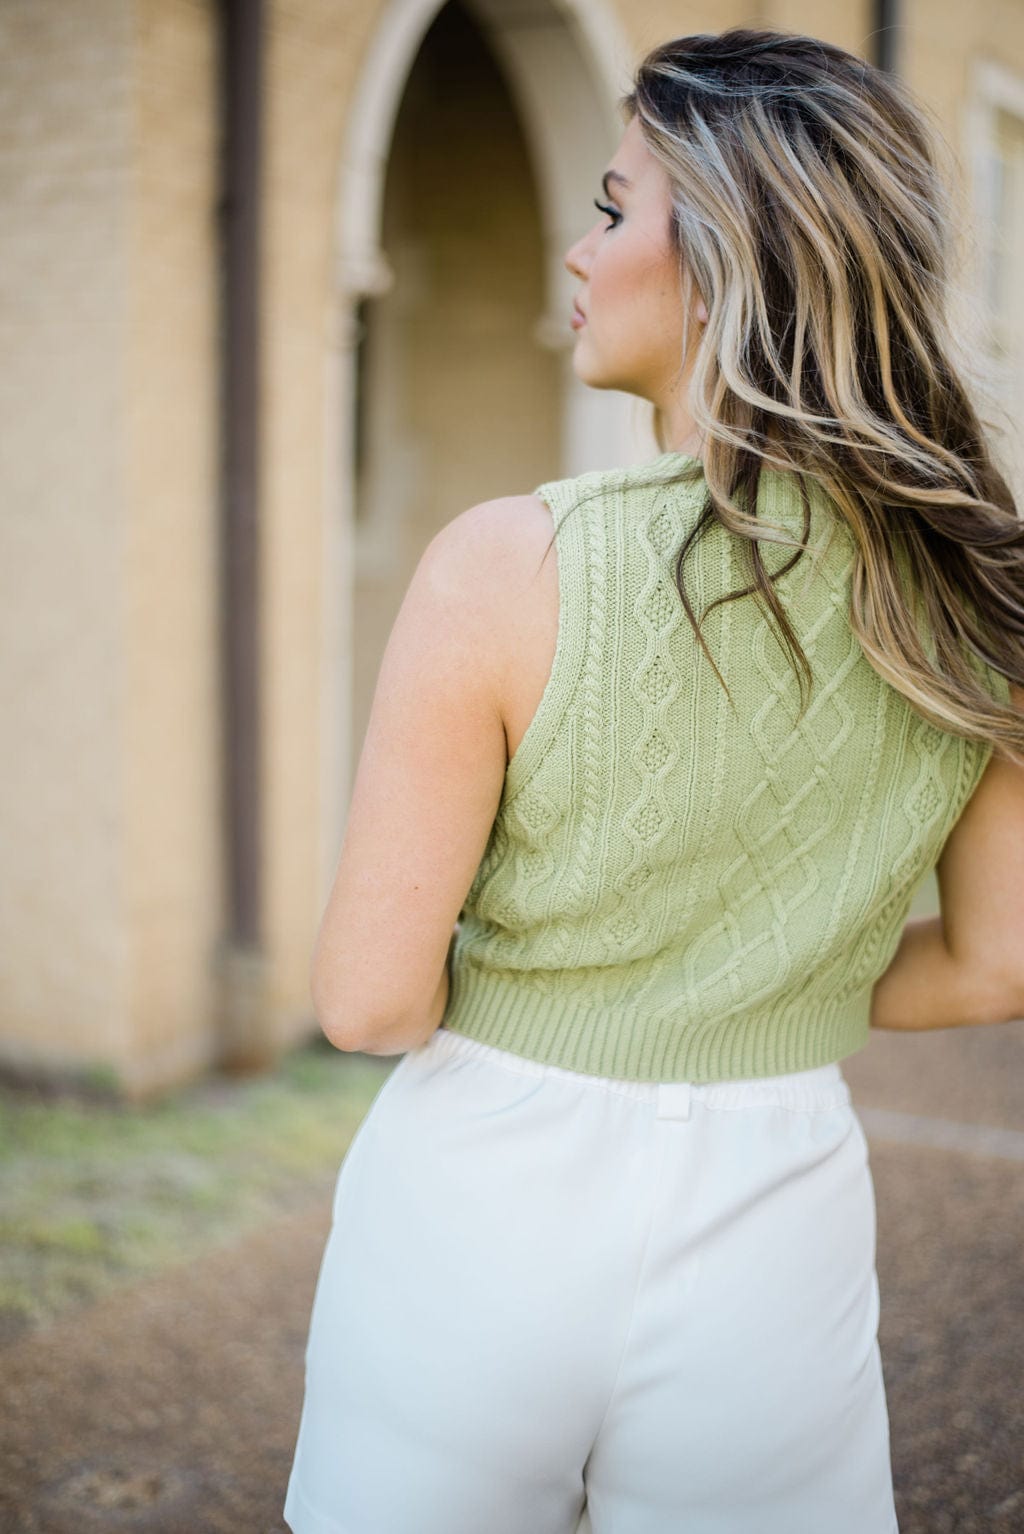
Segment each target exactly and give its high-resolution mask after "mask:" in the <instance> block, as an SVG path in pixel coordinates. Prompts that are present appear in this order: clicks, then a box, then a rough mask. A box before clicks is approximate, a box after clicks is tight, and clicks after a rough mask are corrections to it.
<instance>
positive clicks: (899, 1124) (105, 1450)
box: [0, 1023, 1024, 1534]
mask: <svg viewBox="0 0 1024 1534" xmlns="http://www.w3.org/2000/svg"><path fill="white" fill-rule="evenodd" d="M845 1071H846V1075H847V1079H848V1080H849V1081H850V1084H851V1086H852V1088H853V1092H854V1099H855V1101H856V1103H857V1105H858V1108H859V1109H860V1111H861V1116H862V1119H863V1121H864V1124H865V1128H866V1129H867V1131H868V1138H869V1142H870V1146H871V1164H872V1168H873V1172H874V1178H875V1188H876V1194H877V1204H878V1243H879V1244H878V1274H879V1284H880V1290H881V1299H882V1321H881V1329H880V1339H881V1346H882V1356H883V1363H884V1368H885V1376H886V1383H887V1387H888V1394H889V1412H890V1422H891V1429H892V1449H893V1468H894V1475H895V1481H896V1489H897V1508H898V1513H899V1519H900V1529H901V1534H975V1531H977V1534H982V1531H984V1534H1024V1393H1022V1391H1021V1389H1020V1381H1021V1379H1022V1378H1024V1260H1022V1259H1024V1023H1020V1024H1013V1025H1011V1026H1009V1027H1005V1028H988V1029H979V1030H974V1031H972V1032H968V1031H966V1030H946V1031H943V1032H941V1033H935V1034H931V1035H928V1036H918V1037H916V1038H911V1037H906V1036H899V1035H878V1036H877V1037H875V1038H873V1040H872V1043H871V1045H870V1046H869V1048H868V1049H867V1050H866V1051H864V1052H862V1053H861V1054H860V1055H858V1056H856V1057H855V1058H853V1059H852V1060H850V1061H848V1062H846V1065H845ZM965 1126H966V1127H965ZM334 1174H335V1169H334V1168H330V1169H328V1170H327V1171H326V1172H325V1176H324V1179H323V1183H322V1185H320V1186H317V1187H315V1188H311V1190H310V1195H309V1199H308V1202H306V1203H305V1204H303V1205H301V1206H298V1207H295V1208H294V1209H293V1210H292V1211H291V1212H290V1213H289V1214H288V1216H287V1217H286V1218H281V1219H276V1220H275V1221H274V1222H273V1224H271V1225H269V1226H268V1227H267V1228H265V1229H263V1230H261V1231H259V1232H258V1233H256V1234H255V1235H249V1236H247V1237H245V1238H244V1239H242V1240H240V1241H237V1242H236V1243H235V1244H233V1245H230V1246H225V1247H223V1248H221V1249H218V1250H216V1251H214V1252H212V1253H210V1254H209V1255H208V1256H206V1257H205V1258H204V1259H203V1260H202V1261H201V1262H199V1263H195V1264H192V1265H190V1266H184V1265H181V1266H179V1267H177V1268H174V1269H170V1270H168V1271H166V1272H164V1273H162V1274H161V1275H160V1276H159V1277H157V1278H155V1279H150V1280H147V1281H146V1282H144V1283H140V1284H138V1285H137V1286H135V1287H133V1288H132V1289H130V1290H127V1291H122V1292H118V1293H114V1294H110V1295H107V1296H105V1297H104V1298H103V1299H102V1300H100V1301H97V1302H95V1303H93V1304H91V1305H89V1306H87V1307H83V1308H81V1309H79V1310H78V1311H77V1312H75V1313H70V1314H66V1315H65V1316H63V1317H62V1318H61V1319H60V1320H58V1321H56V1322H54V1323H53V1324H52V1325H50V1326H48V1327H46V1328H44V1329H43V1330H41V1331H38V1332H35V1333H31V1334H29V1335H27V1336H23V1337H21V1338H19V1339H17V1340H15V1341H13V1342H11V1343H9V1344H8V1345H7V1346H6V1347H5V1348H3V1349H2V1350H0V1412H2V1416H3V1424H4V1425H3V1429H2V1435H0V1529H2V1530H3V1531H4V1534H21V1531H29V1530H32V1531H38V1534H91V1531H95V1530H102V1531H105V1534H106V1531H110V1534H114V1531H120V1530H125V1531H130V1530H147V1531H153V1534H186V1531H187V1534H207V1531H208V1534H220V1531H225V1534H283V1531H284V1529H285V1526H284V1523H283V1521H282V1519H281V1507H282V1503H283V1500H284V1489H285V1484H286V1482H287V1477H288V1470H289V1467H290V1464H291V1452H292V1447H293V1444H294V1435H295V1429H296V1426H297V1422H298V1412H299V1406H300V1402H301V1393H302V1357H303V1350H304V1346H305V1339H306V1326H307V1322H308V1317H309V1308H310V1304H311V1301H312V1296H313V1287H314V1284H315V1281H316V1274H317V1268H318V1264H319V1261H320V1255H321V1251H322V1248H323V1242H324V1239H325V1236H326V1231H327V1224H328V1219H329V1206H330V1195H331V1190H332V1187H333V1181H334ZM480 1534H486V1531H485V1530H481V1531H480ZM523 1534H534V1531H531V1530H524V1531H523ZM666 1534H675V1531H668V1530H666ZM822 1534H828V1531H827V1530H823V1531H822ZM865 1534H872V1531H867V1530H866V1531H865Z"/></svg>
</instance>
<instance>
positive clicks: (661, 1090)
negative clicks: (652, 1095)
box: [657, 1081, 692, 1119]
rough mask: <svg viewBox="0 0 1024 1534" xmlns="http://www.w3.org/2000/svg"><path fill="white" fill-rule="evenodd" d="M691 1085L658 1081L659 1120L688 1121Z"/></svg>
mask: <svg viewBox="0 0 1024 1534" xmlns="http://www.w3.org/2000/svg"><path fill="white" fill-rule="evenodd" d="M691 1087H692V1083H691V1082H689V1081H659V1082H658V1110H657V1117H658V1118H659V1119H688V1118H689V1117H690V1097H691Z"/></svg>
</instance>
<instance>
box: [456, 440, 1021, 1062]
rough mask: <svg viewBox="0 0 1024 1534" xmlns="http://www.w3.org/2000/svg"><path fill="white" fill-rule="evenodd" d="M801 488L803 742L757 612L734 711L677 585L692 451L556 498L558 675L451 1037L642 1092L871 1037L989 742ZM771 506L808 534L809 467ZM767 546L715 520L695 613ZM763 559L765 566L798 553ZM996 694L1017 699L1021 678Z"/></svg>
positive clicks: (769, 627) (739, 578) (691, 576)
mask: <svg viewBox="0 0 1024 1534" xmlns="http://www.w3.org/2000/svg"><path fill="white" fill-rule="evenodd" d="M805 486H806V489H807V493H808V497H809V500H810V504H811V524H810V532H809V535H808V540H807V541H808V543H809V544H811V545H812V548H810V549H809V550H808V551H807V552H805V553H804V554H803V555H801V557H800V558H799V560H798V561H797V563H796V565H795V566H794V568H793V569H792V570H790V571H789V572H787V573H786V574H784V575H782V576H781V577H780V578H779V579H778V580H777V581H776V582H775V591H776V593H777V595H778V598H779V601H780V602H781V603H782V605H783V607H784V609H785V611H786V614H787V617H788V618H789V621H790V622H791V624H792V626H793V628H794V631H795V632H796V635H797V637H798V638H799V640H800V643H801V645H802V646H803V649H804V651H805V653H806V655H807V658H808V661H809V662H810V665H811V667H812V670H813V674H814V685H813V691H812V693H811V698H810V702H809V705H808V708H807V711H806V712H805V714H804V716H803V718H802V719H800V721H799V722H797V709H798V702H799V689H798V682H797V677H796V673H795V671H794V668H793V665H792V664H791V662H790V660H789V658H788V655H787V653H786V652H785V651H784V650H783V648H782V645H781V643H780V640H779V638H778V635H777V630H776V628H775V626H774V621H772V622H770V621H769V619H768V618H766V616H765V614H764V611H763V609H762V608H761V606H760V605H759V604H758V603H757V602H756V600H755V598H754V597H753V596H745V597H741V598H739V599H736V600H733V601H729V602H725V603H721V604H720V605H719V606H718V607H716V608H715V609H714V611H713V612H711V613H709V614H708V615H707V617H706V618H705V620H704V623H703V633H704V636H705V639H706V640H707V643H708V647H709V649H710V650H711V653H712V655H713V656H714V658H715V663H716V665H717V666H718V669H719V671H720V672H721V674H722V677H723V678H724V680H725V682H726V684H727V686H728V688H729V691H730V692H731V694H732V701H731V703H730V700H729V698H728V697H727V696H726V693H725V691H724V689H723V688H722V686H721V683H720V682H719V681H718V678H717V677H716V676H715V675H714V672H713V670H712V668H711V666H710V665H709V663H708V660H707V657H706V656H705V655H704V653H703V651H702V650H701V647H700V645H699V642H698V640H697V638H696V635H695V634H694V631H693V627H692V625H691V624H690V621H689V619H688V618H687V616H686V613H685V611H684V608H683V604H682V601H681V599H680V596H679V594H678V591H677V589H676V586H675V581H674V575H673V571H674V564H675V558H676V555H677V553H678V550H679V547H680V544H681V543H682V540H683V538H684V537H685V535H686V533H687V532H688V531H689V529H690V528H691V526H693V524H694V523H695V522H696V520H697V518H698V516H699V513H700V510H701V506H702V503H703V499H704V496H705V493H706V484H705V481H704V477H703V467H702V465H701V464H700V463H699V461H698V460H697V459H695V458H691V457H689V456H688V455H686V454H683V453H678V452H671V453H665V454H663V455H662V456H661V457H660V458H656V459H655V460H654V461H653V462H650V463H647V464H643V465H633V466H630V467H627V468H620V469H612V470H596V471H592V472H589V473H585V474H579V475H576V476H575V477H573V478H567V479H559V480H554V481H550V482H548V483H545V484H542V485H540V486H538V488H537V489H536V491H535V492H534V494H536V495H538V496H540V497H541V498H542V499H543V500H544V501H545V502H546V504H547V505H548V507H549V508H550V510H551V513H552V518H553V522H554V527H555V537H556V553H557V562H558V589H559V600H560V606H559V617H558V637H557V642H556V648H555V656H554V662H553V665H552V669H551V674H550V677H549V679H548V682H547V684H546V686H545V689H544V692H543V695H542V697H541V700H540V704H539V706H538V708H537V711H536V713H535V714H534V716H533V718H532V720H531V721H530V725H529V727H528V729H527V731H526V734H525V736H524V737H523V740H522V742H521V744H520V745H519V747H518V749H517V750H516V752H515V753H514V755H513V757H512V759H511V761H510V762H509V764H508V767H507V769H506V774H505V782H504V787H503V791H502V796H501V800H500V803H499V806H498V811H497V814H496V817H495V821H494V825H493V827H492V830H491V834H490V837H489V840H488V843H487V846H486V848H485V850H484V853H483V856H482V858H481V861H480V864H479V867H478V869H477V872H476V874H475V876H474V879H473V883H472V886H471V888H470V890H469V892H468V894H467V896H466V900H465V904H464V907H463V910H462V912H461V917H460V927H459V931H458V932H457V934H456V936H455V941H454V943H453V945H452V950H451V958H450V964H451V989H450V993H449V998H448V1004H447V1007H446V1009H445V1014H444V1017H443V1020H442V1026H444V1027H446V1028H449V1029H451V1030H453V1031H454V1032H456V1033H461V1034H465V1035H467V1036H468V1037H470V1038H474V1039H479V1040H481V1041H483V1042H484V1043H487V1044H491V1045H495V1046H497V1047H498V1048H499V1049H503V1050H509V1051H511V1052H512V1053H513V1054H517V1055H521V1056H526V1057H528V1058H530V1059H533V1060H539V1061H542V1062H544V1063H547V1064H552V1065H557V1066H561V1067H563V1068H565V1069H568V1070H573V1071H582V1072H586V1073H588V1074H594V1075H601V1076H611V1077H617V1078H625V1079H629V1080H634V1081H692V1082H707V1081H720V1080H732V1079H737V1078H739V1079H742V1078H746V1077H757V1076H768V1075H775V1074H778V1073H781V1072H789V1071H798V1070H804V1069H809V1068H811V1067H813V1066H817V1065H822V1064H825V1063H826V1062H829V1061H834V1060H839V1059H841V1058H843V1057H844V1056H846V1055H849V1054H852V1053H853V1052H854V1051H856V1050H858V1049H860V1048H862V1047H863V1045H865V1044H866V1043H867V1041H868V1037H869V1015H870V1002H871V991H872V987H873V985H874V983H875V981H876V980H877V979H878V977H879V976H880V975H881V974H882V972H883V971H884V970H885V969H886V967H887V966H888V964H889V962H890V960H891V959H892V956H893V953H894V952H895V949H896V946H897V944H898V942H899V937H900V932H901V929H902V926H903V923H904V921H905V919H906V916H907V913H908V910H909V907H910V904H911V900H912V897H913V895H914V892H915V889H916V887H917V886H918V885H919V884H920V882H921V881H922V880H923V879H924V878H925V876H926V875H927V874H928V872H929V871H930V870H931V869H933V868H934V866H935V864H936V862H937V861H938V857H939V854H940V852H941V850H942V847H943V844H944V842H945V841H946V838H947V836H948V835H949V833H950V831H951V829H952V827H953V825H954V823H955V821H956V819H957V817H958V816H959V815H960V813H961V811H962V810H963V808H964V805H965V804H966V802H967V800H968V798H969V797H970V795H971V793H972V791H973V790H974V788H975V787H976V785H977V783H978V780H979V778H980V777H981V774H982V772H983V770H984V768H985V766H986V764H987V762H988V760H989V757H990V755H991V749H992V748H991V747H990V746H988V745H987V744H979V743H976V742H973V741H968V740H966V739H964V738H963V737H961V736H957V735H953V734H951V733H948V732H946V731H943V730H940V729H938V728H936V727H935V726H934V725H932V724H931V723H929V722H928V721H927V720H925V719H924V718H923V717H922V716H921V715H920V714H918V713H917V712H916V710H914V709H913V708H912V707H911V706H910V704H909V703H908V702H907V701H906V700H905V699H904V698H903V697H902V695H901V694H900V693H898V692H897V691H896V690H895V689H894V688H893V687H892V686H891V685H890V684H888V683H887V682H886V681H884V680H883V679H882V678H881V677H880V676H879V675H878V673H877V672H876V671H875V670H874V669H873V668H872V666H871V665H870V664H869V662H868V660H867V658H866V657H865V655H864V653H863V651H862V650H861V648H860V645H859V643H858V641H857V639H856V637H855V636H854V634H853V632H852V630H851V627H850V621H849V605H850V589H851V575H852V569H853V562H854V552H855V543H854V538H853V534H852V533H851V532H850V531H849V528H848V526H847V524H846V523H845V522H844V521H843V520H842V518H841V517H840V515H839V513H838V510H837V509H836V508H835V506H834V504H833V503H832V502H831V501H830V500H829V498H828V497H827V496H826V495H825V493H824V491H823V490H822V488H821V487H820V485H819V484H818V483H817V482H815V481H811V480H810V479H808V478H807V477H805ZM757 514H758V517H759V518H760V519H761V520H762V521H767V522H774V523H776V524H777V525H778V526H779V527H781V528H783V529H788V530H789V531H790V532H791V533H792V535H793V536H794V537H796V538H798V539H799V538H800V537H801V534H802V530H803V506H802V502H801V498H800V493H799V485H798V481H797V477H796V475H795V474H793V473H790V472H787V473H783V472H782V471H776V470H768V471H766V472H764V473H763V474H762V478H761V484H760V489H759V493H758V498H757ZM745 545H746V540H745V539H741V538H738V537H736V536H735V535H733V534H731V533H729V532H728V530H727V529H726V528H724V527H723V526H722V524H721V523H720V522H719V521H718V520H717V518H715V519H713V520H712V521H711V523H710V525H709V527H708V528H707V529H706V531H705V533H704V535H703V536H702V537H700V538H699V539H698V540H697V542H696V544H695V547H693V548H691V551H690V553H689V555H688V558H687V562H686V565H685V569H684V582H685V588H686V591H687V594H688V596H689V598H690V601H691V605H692V607H693V610H694V613H695V615H696V617H697V618H698V619H699V618H700V616H701V614H702V613H703V612H704V610H705V608H706V607H707V605H708V604H709V603H710V602H711V601H713V600H714V598H715V597H717V596H720V595H722V594H724V593H726V592H728V591H732V590H734V589H736V588H737V587H744V586H746V585H748V584H749V583H750V581H751V574H750V570H749V566H748V564H747V561H746V559H745V558H744V551H745ZM760 549H761V553H762V557H763V558H764V561H765V565H766V567H767V569H768V571H769V572H773V571H775V570H777V569H779V568H780V566H781V565H782V564H784V563H785V562H786V560H787V559H789V558H791V557H792V555H793V553H794V550H793V547H792V545H780V544H779V543H765V542H763V541H762V543H761V544H760ZM549 557H550V556H549ZM972 664H976V665H978V666H979V667H981V663H980V662H977V661H974V660H972ZM980 674H981V675H983V676H985V677H987V679H988V685H989V688H990V691H991V692H992V695H993V696H995V697H999V698H1000V700H1001V701H1003V702H1006V701H1008V698H1009V688H1008V684H1007V682H1006V680H1005V678H1003V677H1002V676H1001V675H1000V674H999V673H998V672H995V671H993V670H991V669H990V668H988V667H987V666H986V667H983V668H981V673H980Z"/></svg>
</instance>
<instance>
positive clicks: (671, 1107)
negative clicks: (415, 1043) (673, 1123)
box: [417, 1026, 851, 1118]
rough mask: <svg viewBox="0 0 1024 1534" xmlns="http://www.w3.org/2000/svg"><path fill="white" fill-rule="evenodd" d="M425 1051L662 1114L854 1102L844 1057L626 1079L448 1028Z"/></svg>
mask: <svg viewBox="0 0 1024 1534" xmlns="http://www.w3.org/2000/svg"><path fill="white" fill-rule="evenodd" d="M421 1051H429V1052H430V1053H431V1054H432V1055H439V1056H441V1057H442V1058H451V1059H455V1058H465V1059H478V1060H483V1061H487V1062H489V1063H490V1064H492V1065H495V1066H498V1067H499V1068H500V1069H502V1070H508V1071H513V1072H515V1073H517V1074H519V1075H522V1076H550V1077H557V1078H560V1079H562V1080H564V1081H567V1082H571V1083H573V1084H574V1085H576V1086H579V1087H589V1088H593V1089H595V1090H598V1091H604V1092H612V1093H614V1094H616V1095H618V1096H621V1097H629V1098H632V1099H633V1100H634V1101H637V1102H653V1103H656V1104H657V1106H658V1115H659V1117H670V1118H675V1117H684V1118H685V1117H687V1116H688V1113H689V1108H690V1103H691V1102H699V1103H701V1104H703V1106H705V1107H707V1108H745V1107H749V1106H750V1105H751V1104H756V1103H774V1104H777V1105H779V1106H781V1107H790V1108H797V1109H806V1108H834V1107H840V1106H844V1105H847V1104H849V1103H850V1101H851V1094H850V1087H849V1083H848V1082H847V1080H846V1078H845V1076H844V1075H843V1072H842V1069H841V1067H840V1064H839V1062H838V1061H833V1062H831V1063H829V1064H827V1065H816V1066H813V1067H811V1069H809V1070H806V1071H789V1072H787V1073H786V1074H785V1075H779V1076H756V1077H751V1078H749V1079H745V1080H741V1081H710V1082H689V1081H665V1082H658V1081H626V1080H622V1079H620V1078H618V1077H613V1076H588V1075H586V1074H584V1073H583V1072H582V1071H570V1070H566V1069H564V1067H562V1066H560V1065H547V1064H545V1063H544V1062H543V1061H541V1060H531V1059H529V1058H528V1057H526V1056H525V1055H516V1054H513V1053H512V1052H511V1051H510V1050H507V1049H498V1048H497V1047H496V1046H495V1045H493V1044H485V1043H483V1042H482V1041H481V1040H480V1039H472V1038H469V1037H468V1035H466V1034H463V1033H457V1032H455V1031H454V1030H453V1029H450V1028H446V1027H444V1026H442V1027H440V1028H438V1029H437V1030H436V1031H435V1032H434V1033H432V1034H431V1036H430V1038H429V1039H428V1040H427V1042H426V1043H425V1044H423V1045H421V1046H420V1051H417V1052H421Z"/></svg>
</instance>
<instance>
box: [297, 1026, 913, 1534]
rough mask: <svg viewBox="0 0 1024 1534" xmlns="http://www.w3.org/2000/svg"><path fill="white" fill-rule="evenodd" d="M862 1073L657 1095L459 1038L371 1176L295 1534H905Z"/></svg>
mask: <svg viewBox="0 0 1024 1534" xmlns="http://www.w3.org/2000/svg"><path fill="white" fill-rule="evenodd" d="M877 1328H878V1281H877V1277H876V1272H875V1199H874V1188H873V1183H872V1178H871V1172H870V1169H869V1165H868V1148H867V1141H866V1139H865V1137H864V1132H863V1129H862V1127H861V1124H860V1121H859V1119H858V1117H857V1114H856V1111H855V1109H854V1107H853V1105H852V1103H851V1098H850V1089H849V1086H848V1084H847V1082H846V1080H845V1079H844V1077H843V1074H842V1071H841V1069H840V1067H839V1065H838V1064H831V1065H825V1066H821V1067H818V1068H816V1069H813V1070H807V1071H798V1072H795V1073H792V1074H789V1075H783V1076H773V1077H766V1078H761V1079H758V1080H751V1081H739V1082H715V1083H711V1084H709V1085H693V1084H690V1083H679V1082H671V1083H655V1082H651V1083H646V1082H628V1081H617V1080H610V1079H606V1078H604V1077H599V1076H586V1075H582V1074H579V1073H577V1072H573V1071H567V1070H563V1069H561V1068H559V1067H557V1066H549V1065H542V1064H539V1063H537V1062H535V1061H530V1060H526V1059H522V1058H521V1057H519V1056H517V1055H513V1054H510V1053H508V1052H507V1051H504V1050H499V1049H495V1048H494V1047H493V1046H491V1045H489V1044H482V1043H480V1042H478V1041H477V1040H474V1039H469V1038H467V1037H466V1036H465V1035H462V1034H458V1033H453V1032H451V1031H449V1030H448V1029H445V1028H442V1029H439V1030H438V1031H437V1032H436V1033H434V1034H433V1035H432V1036H431V1038H430V1039H429V1040H428V1041H427V1043H426V1044H424V1045H422V1046H421V1047H420V1048H418V1049H415V1050H412V1051H410V1052H409V1053H408V1054H406V1055H404V1056H403V1057H402V1059H401V1060H400V1061H399V1062H398V1064H397V1065H396V1066H395V1067H394V1068H393V1069H392V1071H391V1074H390V1075H389V1076H388V1077H387V1079H386V1081H385V1082H384V1084H383V1085H382V1087H381V1089H380V1091H379V1092H378V1093H377V1096H376V1098H375V1099H374V1101H373V1104H372V1105H371V1107H370V1110H369V1112H368V1113H367V1115H366V1117H365V1118H364V1119H363V1121H362V1123H361V1125H360V1127H359V1129H358V1131H357V1133H356V1135H355V1138H354V1140H353V1141H352V1144H351V1146H350V1147H349V1150H348V1152H347V1154H346V1156H345V1159H344V1161H343V1163H342V1166H341V1170H340V1172H339V1175H338V1180H337V1184H336V1188H335V1194H334V1203H333V1211H332V1225H331V1230H330V1234H329V1236H328V1239H327V1244H326V1248H325V1250H324V1254H323V1259H322V1262H321V1266H320V1272H319V1276H318V1279H317V1284H316V1291H315V1295H314V1299H313V1307H312V1314H311V1318H310V1329H309V1340H308V1344H307V1348H306V1379H305V1397H304V1401H303V1406H302V1415H301V1420H300V1424H299V1429H298V1440H297V1443H296V1448H295V1457H294V1462H293V1464H292V1470H291V1477H290V1480H289V1483H288V1489H287V1497H286V1501H285V1505H284V1518H285V1522H286V1523H287V1524H288V1526H289V1528H290V1529H292V1531H293V1534H582V1531H584V1530H586V1531H588V1534H590V1531H592V1534H897V1523H896V1513H895V1507H894V1502H893V1488H892V1474H891V1462H890V1454H889V1420H888V1413H887V1408H886V1399H885V1389H884V1384H883V1378H882V1367H881V1359H880V1356H879V1350H878V1340H877Z"/></svg>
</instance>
